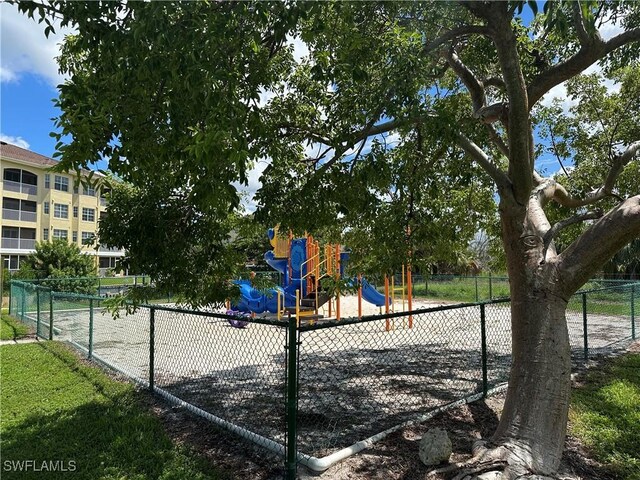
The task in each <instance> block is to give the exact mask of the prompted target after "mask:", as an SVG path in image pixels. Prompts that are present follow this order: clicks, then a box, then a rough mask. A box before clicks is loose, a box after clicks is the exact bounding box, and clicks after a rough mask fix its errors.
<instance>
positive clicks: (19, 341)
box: [0, 337, 40, 347]
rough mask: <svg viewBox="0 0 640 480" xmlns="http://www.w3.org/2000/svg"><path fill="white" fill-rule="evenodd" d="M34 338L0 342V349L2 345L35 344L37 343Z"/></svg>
mask: <svg viewBox="0 0 640 480" xmlns="http://www.w3.org/2000/svg"><path fill="white" fill-rule="evenodd" d="M39 341H40V340H38V339H37V338H36V337H22V338H17V339H15V340H0V347H1V346H3V345H19V344H21V343H35V342H39Z"/></svg>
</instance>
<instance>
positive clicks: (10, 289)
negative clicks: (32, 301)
mask: <svg viewBox="0 0 640 480" xmlns="http://www.w3.org/2000/svg"><path fill="white" fill-rule="evenodd" d="M12 296H13V280H11V277H9V315H11V304H12V303H13V302H12V301H11V300H12V298H11V297H12Z"/></svg>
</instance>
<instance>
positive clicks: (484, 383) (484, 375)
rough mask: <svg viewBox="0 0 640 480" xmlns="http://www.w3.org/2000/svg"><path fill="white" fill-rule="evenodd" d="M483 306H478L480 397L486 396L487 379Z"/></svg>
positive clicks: (485, 326) (485, 323)
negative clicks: (480, 370) (480, 353)
mask: <svg viewBox="0 0 640 480" xmlns="http://www.w3.org/2000/svg"><path fill="white" fill-rule="evenodd" d="M486 320H487V319H486V312H485V304H484V303H483V304H481V305H480V343H481V349H482V350H481V351H482V396H483V397H486V396H487V391H488V390H489V379H488V378H487V377H488V375H487V321H486Z"/></svg>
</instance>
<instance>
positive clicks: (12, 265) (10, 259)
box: [3, 255, 25, 270]
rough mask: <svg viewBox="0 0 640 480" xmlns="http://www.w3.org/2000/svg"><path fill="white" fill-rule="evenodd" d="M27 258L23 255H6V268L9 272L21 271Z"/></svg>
mask: <svg viewBox="0 0 640 480" xmlns="http://www.w3.org/2000/svg"><path fill="white" fill-rule="evenodd" d="M23 258H25V257H24V256H22V255H6V256H3V260H4V268H5V269H7V270H19V269H20V263H22V259H23Z"/></svg>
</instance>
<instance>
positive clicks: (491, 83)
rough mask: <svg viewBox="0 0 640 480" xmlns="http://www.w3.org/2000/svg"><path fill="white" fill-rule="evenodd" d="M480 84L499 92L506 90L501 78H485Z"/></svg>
mask: <svg viewBox="0 0 640 480" xmlns="http://www.w3.org/2000/svg"><path fill="white" fill-rule="evenodd" d="M482 84H483V85H484V86H485V87H496V88H499V89H501V90H504V89H505V88H506V87H505V84H504V80H503V78H502V77H489V78H485V79H484V80H482Z"/></svg>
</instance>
